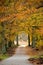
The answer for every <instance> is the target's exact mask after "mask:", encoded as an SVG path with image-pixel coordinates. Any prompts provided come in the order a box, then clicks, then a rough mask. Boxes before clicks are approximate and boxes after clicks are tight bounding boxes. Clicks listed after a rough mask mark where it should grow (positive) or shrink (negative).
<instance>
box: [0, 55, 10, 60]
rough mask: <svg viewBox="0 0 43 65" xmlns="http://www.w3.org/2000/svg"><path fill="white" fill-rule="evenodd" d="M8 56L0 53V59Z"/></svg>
mask: <svg viewBox="0 0 43 65" xmlns="http://www.w3.org/2000/svg"><path fill="white" fill-rule="evenodd" d="M8 57H9V56H8V55H7V54H0V60H4V59H6V58H8Z"/></svg>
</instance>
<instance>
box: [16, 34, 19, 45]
mask: <svg viewBox="0 0 43 65" xmlns="http://www.w3.org/2000/svg"><path fill="white" fill-rule="evenodd" d="M16 41H17V46H18V45H19V44H18V35H17V37H16Z"/></svg>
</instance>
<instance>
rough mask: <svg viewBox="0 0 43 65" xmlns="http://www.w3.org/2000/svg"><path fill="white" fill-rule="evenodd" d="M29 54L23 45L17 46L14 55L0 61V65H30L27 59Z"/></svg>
mask: <svg viewBox="0 0 43 65" xmlns="http://www.w3.org/2000/svg"><path fill="white" fill-rule="evenodd" d="M29 58H30V56H28V55H26V49H25V47H18V48H17V49H16V52H15V55H13V56H12V57H10V58H8V59H6V60H3V61H1V62H0V65H32V64H31V63H30V62H29V61H28V59H29Z"/></svg>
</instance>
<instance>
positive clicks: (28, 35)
mask: <svg viewBox="0 0 43 65" xmlns="http://www.w3.org/2000/svg"><path fill="white" fill-rule="evenodd" d="M28 46H30V35H29V34H28Z"/></svg>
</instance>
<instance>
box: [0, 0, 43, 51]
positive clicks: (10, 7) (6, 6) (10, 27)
mask: <svg viewBox="0 0 43 65" xmlns="http://www.w3.org/2000/svg"><path fill="white" fill-rule="evenodd" d="M42 3H43V0H38V1H37V0H35V1H34V0H29V1H28V0H1V1H0V47H1V50H3V48H4V49H6V51H7V48H8V46H11V43H13V42H14V39H15V38H16V40H17V45H18V34H21V32H22V31H24V32H25V33H26V34H28V43H29V46H30V43H31V42H32V44H31V46H32V47H39V46H43V4H42ZM39 41H40V42H39Z"/></svg>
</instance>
